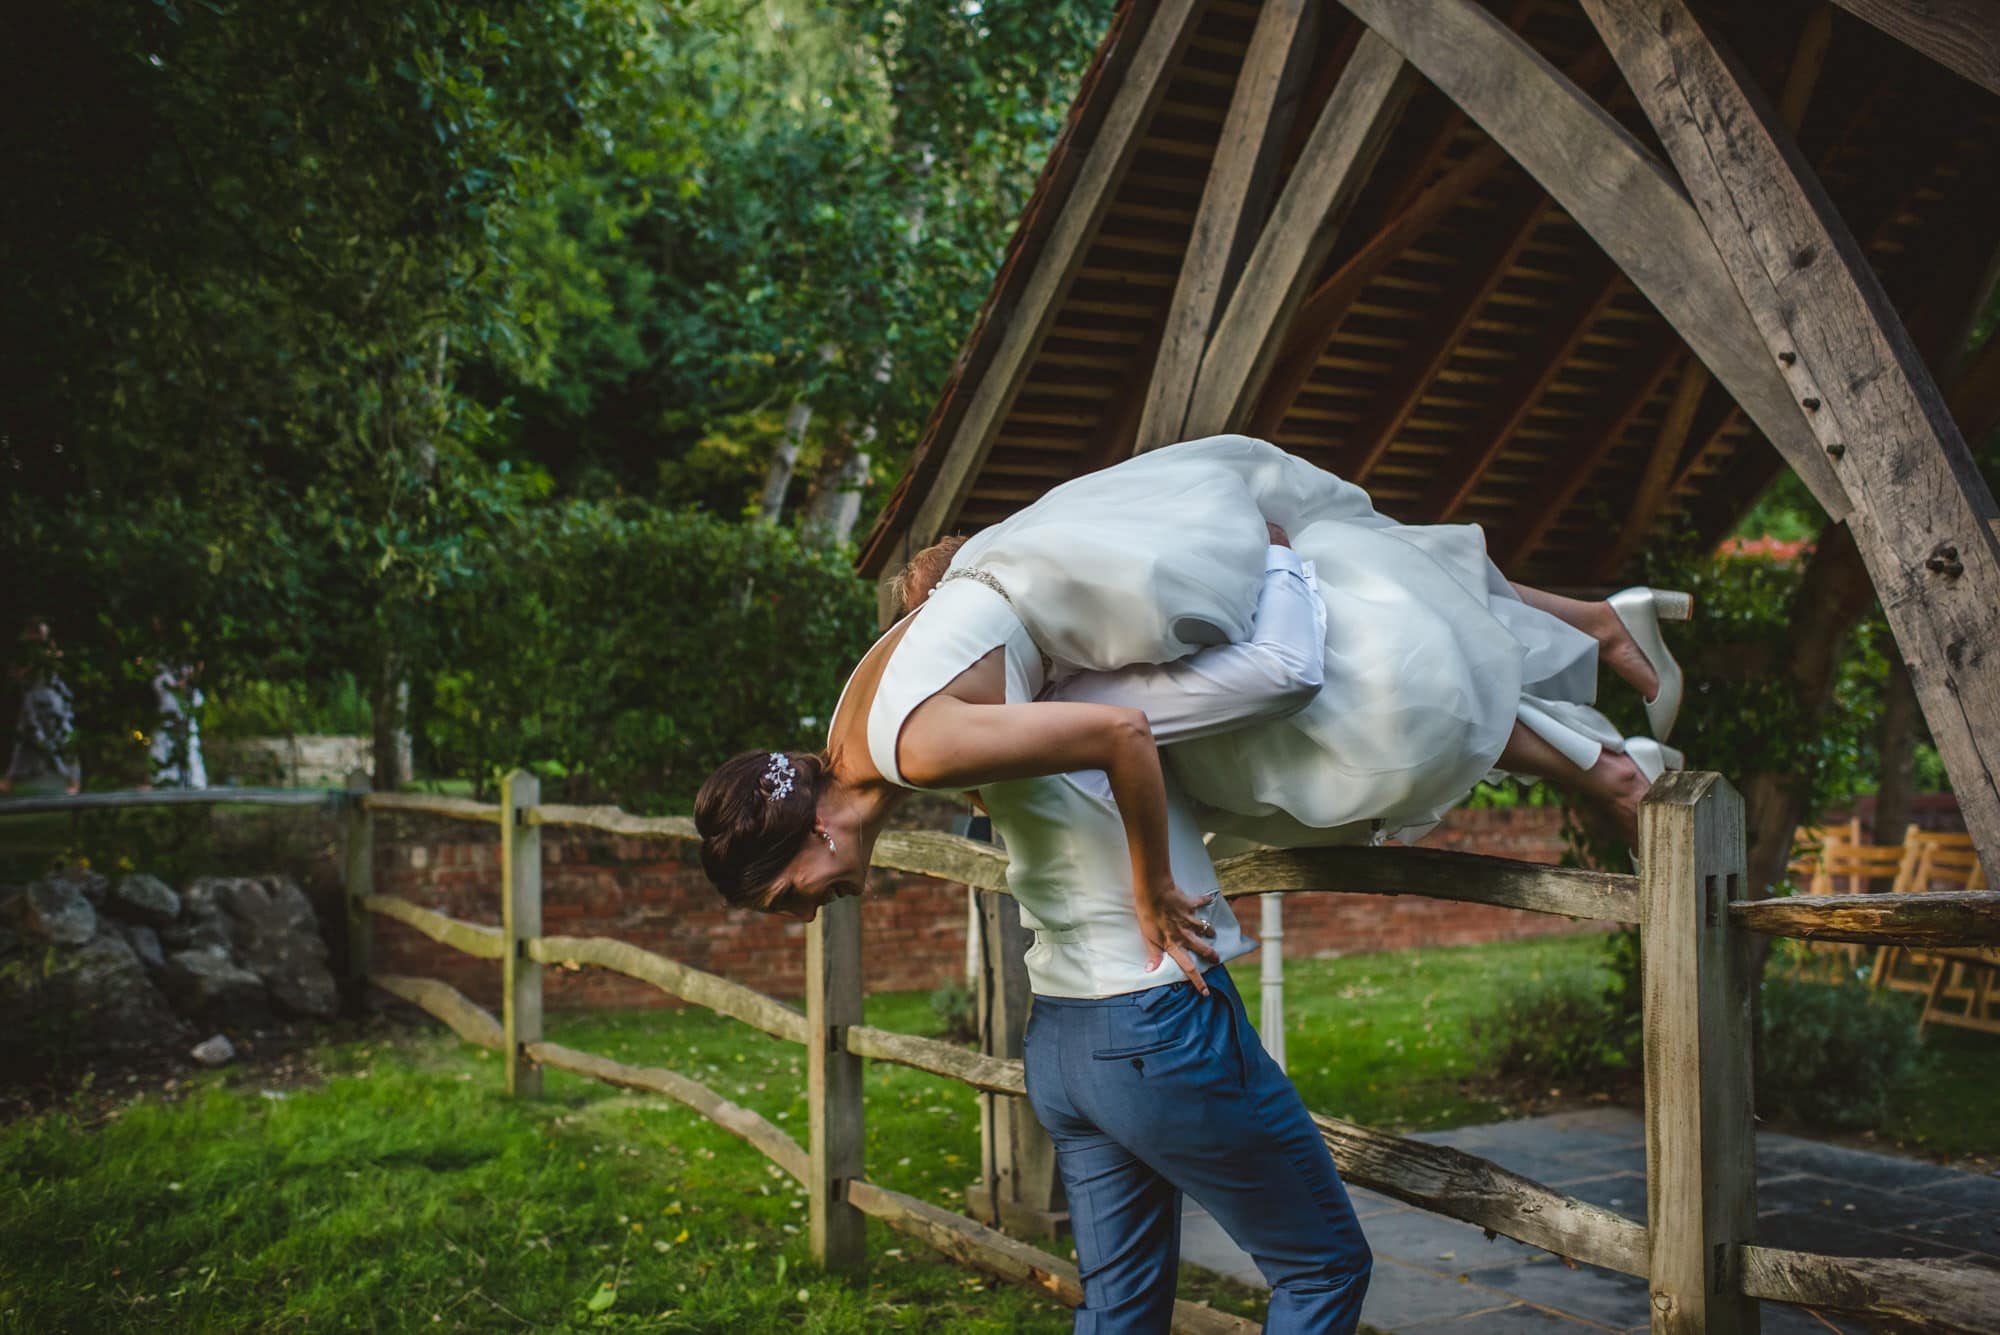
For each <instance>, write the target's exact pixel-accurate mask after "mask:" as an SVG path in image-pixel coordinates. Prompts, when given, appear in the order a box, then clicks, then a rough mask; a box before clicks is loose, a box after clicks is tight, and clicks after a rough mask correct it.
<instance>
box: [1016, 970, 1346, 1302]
mask: <svg viewBox="0 0 2000 1335" xmlns="http://www.w3.org/2000/svg"><path fill="white" fill-rule="evenodd" d="M1207 978H1208V984H1209V988H1210V991H1211V995H1210V996H1209V997H1208V998H1206V999H1204V998H1203V997H1201V995H1200V994H1198V993H1197V992H1196V991H1195V990H1194V987H1193V986H1192V985H1191V984H1189V983H1187V982H1185V981H1183V982H1180V983H1175V984H1172V985H1170V986H1165V987H1156V988H1150V989H1148V990H1147V991H1144V992H1133V993H1128V994H1127V995H1125V996H1118V997H1094V998H1089V999H1075V998H1069V997H1043V996H1038V997H1036V998H1035V1002H1034V1010H1033V1011H1032V1012H1031V1013H1030V1015H1029V1018H1028V1033H1027V1039H1026V1048H1027V1079H1028V1100H1029V1102H1030V1103H1031V1104H1033V1105H1034V1109H1035V1116H1036V1117H1038V1118H1040V1119H1041V1123H1042V1125H1043V1126H1044V1127H1046V1128H1047V1129H1048V1132H1049V1135H1050V1137H1051V1138H1052V1139H1053V1140H1054V1141H1055V1147H1056V1162H1057V1166H1058V1169H1059V1171H1060V1172H1061V1174H1062V1180H1063V1187H1064V1188H1065V1189H1066V1190H1067V1192H1068V1193H1069V1211H1070V1223H1071V1227H1072V1228H1073V1229H1074V1231H1075V1234H1076V1254H1077V1263H1078V1268H1079V1269H1080V1270H1081V1272H1082V1277H1083V1306H1082V1307H1080V1308H1078V1309H1077V1312H1076V1330H1077V1335H1110V1333H1111V1332H1127V1331H1131V1332H1141V1331H1143V1332H1163V1331H1165V1330H1167V1329H1168V1326H1169V1323H1170V1322H1171V1320H1172V1316H1173V1305H1174V1280H1175V1276H1176V1272H1177V1271H1178V1269H1179V1267H1180V1242H1181V1196H1182V1194H1183V1193H1185V1194H1187V1195H1190V1196H1192V1197H1194V1198H1195V1199H1196V1200H1197V1201H1200V1202H1201V1204H1202V1207H1203V1208H1204V1209H1206V1210H1207V1211H1208V1212H1209V1214H1210V1215H1212V1216H1214V1218H1215V1220H1216V1222H1217V1223H1219V1224H1221V1225H1222V1227H1223V1228H1224V1229H1226V1230H1227V1231H1228V1233H1229V1236H1230V1237H1232V1238H1234V1239H1236V1242H1237V1244H1238V1245H1239V1246H1241V1247H1242V1248H1243V1250H1245V1251H1246V1252H1248V1253H1249V1254H1250V1256H1251V1259H1252V1260H1254V1261H1255V1262H1256V1263H1257V1268H1258V1269H1259V1270H1261V1271H1263V1273H1264V1277H1265V1278H1266V1279H1267V1280H1269V1281H1270V1283H1271V1307H1270V1314H1269V1316H1268V1317H1267V1318H1266V1321H1265V1325H1264V1329H1265V1330H1266V1331H1269V1332H1286V1333H1289V1332H1294V1331H1297V1332H1313V1335H1347V1333H1348V1332H1351V1331H1353V1330H1354V1328H1355V1326H1356V1325H1357V1324H1358V1323H1359V1322H1360V1320H1361V1299H1362V1296H1363V1295H1364V1294H1366V1293H1367V1291H1368V1276H1369V1273H1370V1269H1371V1266H1372V1258H1371V1256H1370V1254H1369V1251H1368V1244H1367V1242H1366V1241H1365V1240H1363V1238H1362V1236H1361V1225H1360V1223H1359V1222H1358V1221H1357V1220H1356V1219H1355V1217H1354V1207H1353V1205H1352V1204H1351V1203H1350V1202H1349V1201H1348V1199H1347V1188H1346V1187H1344V1186H1342V1185H1341V1181H1340V1174H1339V1173H1338V1172H1336V1171H1335V1170H1334V1166H1333V1156H1332V1155H1330V1154H1328V1153H1327V1150H1326V1144H1325V1142H1324V1141H1322V1140H1321V1139H1320V1135H1319V1131H1318V1128H1316V1127H1315V1126H1314V1125H1313V1122H1312V1119H1311V1117H1309V1116H1308V1115H1307V1113H1306V1107H1305V1104H1304V1103H1303V1102H1302V1101H1301V1100H1300V1099H1299V1093H1298V1090H1297V1089H1295V1088H1293V1086H1292V1082H1291V1080H1290V1079H1289V1078H1287V1077H1286V1075H1285V1073H1284V1072H1283V1071H1282V1070H1280V1069H1279V1067H1278V1065H1277V1063H1275V1062H1273V1061H1272V1060H1271V1058H1270V1056H1269V1055H1268V1054H1267V1053H1266V1052H1265V1051H1264V1047H1263V1045H1262V1044H1261V1043H1260V1042H1258V1039H1257V1033H1256V1031H1255V1030H1254V1029H1252V1028H1251V1027H1250V1017H1249V1016H1248V1015H1246V1014H1245V1013H1244V1010H1243V999H1242V997H1240V996H1239V995H1238V994H1237V991H1236V985H1235V984H1234V983H1233V982H1231V981H1230V978H1229V973H1228V971H1227V970H1226V969H1222V968H1211V969H1210V970H1209V971H1208V974H1207Z"/></svg>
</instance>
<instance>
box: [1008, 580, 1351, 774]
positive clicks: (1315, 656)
mask: <svg viewBox="0 0 2000 1335" xmlns="http://www.w3.org/2000/svg"><path fill="white" fill-rule="evenodd" d="M1325 659H1326V605H1325V604H1324V603H1322V602H1321V601H1320V596H1319V585H1318V583H1317V582H1316V581H1315V579H1314V576H1313V568H1312V564H1311V563H1310V562H1304V561H1301V560H1299V557H1298V553H1296V552H1294V551H1293V550H1292V549H1291V548H1289V547H1277V546H1273V547H1271V548H1270V549H1269V550H1268V552H1267V553H1266V556H1265V560H1264V584H1263V587H1262V588H1261V589H1260V590H1259V592H1258V595H1257V609H1256V612H1255V614H1254V615H1253V617H1252V620H1251V627H1250V635H1249V637H1248V638H1247V639H1243V640H1239V641H1237V642H1235V643H1233V644H1221V645H1216V646H1215V647H1213V648H1210V649H1203V650H1200V651H1198V652H1196V653H1193V654H1190V655H1188V656H1187V657H1186V658H1179V659H1176V660H1174V661H1173V662H1171V663H1157V664H1142V665H1139V666H1136V667H1129V668H1121V669H1119V670H1117V671H1115V672H1083V673H1078V674H1077V675H1075V676H1073V677H1068V678H1065V679H1064V680H1062V681H1060V682H1058V683H1056V684H1055V685H1053V686H1051V687H1050V688H1049V689H1048V690H1047V691H1045V692H1044V693H1043V695H1042V698H1043V699H1044V700H1065V701H1071V702H1076V703H1084V704H1103V705H1123V706H1125V707H1127V708H1131V709H1141V710H1144V711H1145V714H1146V721H1147V722H1148V723H1150V724H1151V725H1152V727H1153V737H1154V739H1155V740H1156V741H1157V742H1159V744H1160V745H1162V746H1167V745H1170V744H1172V743H1174V742H1185V741H1190V740H1192V739H1194V738H1197V737H1208V736H1212V735H1214V734H1216V733H1220V732H1228V731H1230V730H1231V729H1233V728H1240V727H1243V726H1245V725H1246V724H1250V723H1260V722H1263V721H1265V720H1268V719H1274V718H1283V717H1285V716H1286V715H1288V714H1295V713H1297V712H1298V711H1299V710H1301V709H1303V708H1305V707H1306V705H1307V704H1309V703H1311V701H1312V698H1313V697H1314V696H1315V695H1317V694H1318V693H1319V688H1320V683H1321V681H1322V680H1323V679H1324V672H1325Z"/></svg>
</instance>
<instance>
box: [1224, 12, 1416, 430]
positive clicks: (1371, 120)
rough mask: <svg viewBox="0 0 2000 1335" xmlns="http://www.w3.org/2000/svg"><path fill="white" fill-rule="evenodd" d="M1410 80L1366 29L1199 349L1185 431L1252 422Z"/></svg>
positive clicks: (1400, 63) (1386, 46) (1228, 427)
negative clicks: (1294, 320) (1288, 333)
mask: <svg viewBox="0 0 2000 1335" xmlns="http://www.w3.org/2000/svg"><path fill="white" fill-rule="evenodd" d="M1415 85H1416V77H1415V75H1414V74H1413V73H1412V72H1411V70H1410V67H1409V66H1408V65H1406V64H1405V63H1404V62H1403V59H1402V57H1401V56H1398V55H1397V54H1396V53H1395V51H1394V50H1393V49H1391V48H1390V46H1389V44H1388V43H1387V42H1385V41H1383V40H1382V39H1381V38H1379V37H1377V36H1376V35H1375V34H1373V33H1367V34H1364V35H1363V36H1362V38H1361V40H1360V41H1359V42H1357V43H1356V44H1355V47H1354V52H1353V54H1352V55H1350V56H1349V57H1348V58H1347V68H1346V69H1344V70H1342V71H1341V74H1340V82H1339V83H1337V84H1335V85H1334V88H1333V95H1332V96H1331V97H1329V98H1328V99H1327V103H1326V106H1325V107H1324V108H1322V109H1321V111H1320V114H1319V120H1318V121H1317V122H1316V123H1315V124H1314V126H1313V132H1312V136H1311V137H1310V138H1309V139H1307V140H1306V146H1305V149H1304V150H1303V151H1302V152H1301V153H1300V154H1299V160H1298V163H1297V165H1296V166H1294V167H1293V169H1292V175H1291V178H1290V179H1289V180H1287V181H1286V182H1285V188H1284V190H1283V191H1281V192H1280V193H1279V195H1278V202H1277V203H1276V204H1275V205H1273V206H1272V209H1271V216H1270V219H1269V221H1268V222H1266V223H1265V225H1264V230H1263V232H1262V233H1261V234H1260V235H1259V236H1258V238H1257V245H1256V247H1255V249H1253V250H1252V251H1251V252H1250V259H1249V261H1248V263H1247V264H1246V265H1245V266H1244V270H1243V276H1242V278H1241V279H1240V280H1239V281H1238V282H1237V284H1236V287H1235V290H1234V291H1233V292H1232V293H1231V295H1230V298H1229V304H1228V305H1227V306H1226V307H1225V308H1224V310H1223V313H1222V315H1221V317H1220V318H1219V319H1218V320H1217V321H1216V324H1215V332H1214V334H1213V335H1212V336H1211V337H1210V339H1209V341H1208V347H1207V349H1206V350H1205V351H1204V352H1203V353H1202V358H1201V370H1200V373H1199V374H1198V375H1197V376H1196V377H1195V384H1194V392H1193V395H1192V397H1191V398H1190V400H1189V403H1188V412H1187V422H1186V426H1185V428H1184V433H1185V434H1186V435H1187V436H1189V437H1196V436H1209V435H1214V434H1216V433H1217V432H1221V431H1228V430H1232V429H1233V428H1236V427H1239V426H1241V425H1243V424H1245V423H1246V422H1248V420H1249V417H1250V410H1251V409H1252V408H1253V407H1254V406H1255V405H1256V402H1257V395H1258V394H1259V393H1260V392H1261V391H1262V390H1263V388H1264V382H1265V381H1266V380H1267V379H1268V378H1269V377H1270V374H1271V368H1272V366H1273V365H1274V364H1275V363H1276V362H1277V359H1278V351H1279V349H1280V347H1281V346H1282V345H1283V339H1284V335H1285V331H1286V330H1287V329H1289V328H1290V327H1291V323H1292V316H1293V315H1294V314H1295V313H1296V312H1297V311H1298V308H1299V304H1300V303H1301V302H1303V301H1304V300H1305V299H1306V296H1307V293H1308V290H1309V289H1310V287H1311V286H1312V282H1313V279H1314V278H1315V277H1316V276H1317V275H1318V273H1319V269H1320V266H1321V265H1322V264H1323V263H1325V261H1326V257H1327V255H1328V253H1329V252H1331V251H1332V249H1333V243H1334V240H1335V238H1336V237H1338V236H1339V234H1340V227H1341V224H1342V223H1344V222H1345V221H1346V220H1347V210H1348V208H1349V206H1350V205H1352V204H1353V202H1354V198H1355V196H1356V195H1358V194H1360V193H1361V187H1362V186H1363V185H1365V184H1367V181H1368V176H1369V174H1370V173H1371V172H1373V171H1374V170H1375V162H1376V159H1378V158H1379V157H1381V155H1382V148H1383V146H1384V145H1385V144H1386V143H1387V142H1388V139H1389V132H1390V131H1391V130H1392V129H1393V128H1394V127H1395V123H1396V118H1397V117H1398V116H1400V115H1401V114H1402V111H1403V105H1404V104H1405V103H1406V102H1408V101H1409V97H1410V92H1411V90H1412V89H1413V88H1414V87H1415Z"/></svg>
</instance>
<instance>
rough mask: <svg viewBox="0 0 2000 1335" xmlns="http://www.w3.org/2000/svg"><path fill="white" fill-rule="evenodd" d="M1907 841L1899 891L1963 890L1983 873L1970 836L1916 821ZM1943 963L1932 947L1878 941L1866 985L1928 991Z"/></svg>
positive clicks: (1898, 885)
mask: <svg viewBox="0 0 2000 1335" xmlns="http://www.w3.org/2000/svg"><path fill="white" fill-rule="evenodd" d="M1903 847H1904V849H1905V850H1906V854H1905V857H1904V869H1903V870H1902V872H1901V873H1899V874H1898V876H1897V878H1896V887H1895V888H1896V889H1897V890H1898V891H1902V892H1913V891H1922V890H1965V889H1968V888H1970V887H1971V884H1972V881H1973V879H1974V878H1975V877H1978V876H1980V874H1981V872H1980V866H1979V854H1978V853H1976V852H1974V851H1973V848H1972V840H1971V838H1970V836H1967V835H1961V834H1936V833H1932V832H1929V831H1924V830H1919V829H1918V828H1917V827H1916V826H1914V825H1912V826H1911V827H1910V829H1909V837H1908V838H1907V839H1905V840H1904V843H1903ZM1944 967H1945V965H1944V961H1943V960H1942V959H1941V958H1940V957H1939V956H1936V955H1933V954H1931V953H1930V952H1928V951H1922V950H1911V949H1909V948H1908V947H1906V946H1878V947H1876V950H1875V963H1874V966H1873V967H1872V968H1871V969H1870V970H1869V971H1868V985H1869V986H1870V987H1887V988H1890V989H1891V990H1893V991H1897V992H1918V993H1926V994H1927V993H1929V992H1930V990H1931V985H1932V984H1933V983H1934V982H1936V981H1937V973H1938V971H1939V970H1940V969H1943V968H1944Z"/></svg>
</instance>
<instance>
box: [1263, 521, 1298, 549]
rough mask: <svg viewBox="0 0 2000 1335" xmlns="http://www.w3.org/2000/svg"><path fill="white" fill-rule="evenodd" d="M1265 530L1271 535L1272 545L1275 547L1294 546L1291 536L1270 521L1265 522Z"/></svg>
mask: <svg viewBox="0 0 2000 1335" xmlns="http://www.w3.org/2000/svg"><path fill="white" fill-rule="evenodd" d="M1264 530H1265V532H1267V533H1269V534H1270V535H1271V545H1272V546H1273V547H1289V546H1291V545H1292V539H1291V535H1290V534H1288V533H1286V532H1285V530H1284V529H1282V528H1279V527H1278V526H1277V525H1276V524H1274V523H1272V522H1271V521H1270V520H1268V519H1266V520H1265V521H1264Z"/></svg>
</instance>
